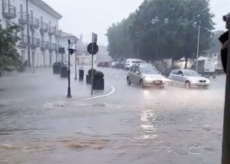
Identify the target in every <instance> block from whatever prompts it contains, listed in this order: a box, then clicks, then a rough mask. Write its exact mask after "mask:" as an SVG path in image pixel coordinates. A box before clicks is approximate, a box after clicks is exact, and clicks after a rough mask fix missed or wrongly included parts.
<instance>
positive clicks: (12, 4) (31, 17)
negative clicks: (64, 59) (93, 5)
mask: <svg viewBox="0 0 230 164" xmlns="http://www.w3.org/2000/svg"><path fill="white" fill-rule="evenodd" d="M0 12H1V14H0V19H1V24H2V26H3V27H5V28H7V27H8V26H10V25H13V24H17V25H18V26H19V27H20V32H19V33H18V34H17V35H18V36H19V37H20V38H21V40H20V41H19V42H18V45H17V50H18V52H19V54H20V55H21V57H22V60H23V61H28V64H29V66H34V67H36V66H50V65H52V64H53V63H54V62H55V61H56V60H58V58H59V56H58V46H57V45H58V40H59V29H58V21H59V20H60V19H61V18H62V16H61V15H60V14H59V13H58V12H56V11H55V10H54V9H52V8H51V7H50V6H49V5H47V4H46V3H45V2H43V1H42V0H2V7H1V8H0Z"/></svg>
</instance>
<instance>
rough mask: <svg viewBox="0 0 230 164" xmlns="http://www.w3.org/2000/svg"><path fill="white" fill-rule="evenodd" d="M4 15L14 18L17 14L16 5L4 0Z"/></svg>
mask: <svg viewBox="0 0 230 164" xmlns="http://www.w3.org/2000/svg"><path fill="white" fill-rule="evenodd" d="M2 15H3V16H4V17H5V18H7V19H14V18H16V17H17V15H16V7H15V6H13V5H10V4H7V3H5V2H4V0H2Z"/></svg>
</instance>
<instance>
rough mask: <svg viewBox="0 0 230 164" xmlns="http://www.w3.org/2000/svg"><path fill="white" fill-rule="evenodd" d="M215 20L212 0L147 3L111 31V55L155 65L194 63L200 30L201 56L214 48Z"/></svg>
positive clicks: (109, 29)
mask: <svg viewBox="0 0 230 164" xmlns="http://www.w3.org/2000/svg"><path fill="white" fill-rule="evenodd" d="M157 17H158V21H155V22H152V20H153V19H155V18H157ZM212 17H213V15H212V14H211V13H210V9H209V1H208V0H195V1H194V0H145V1H144V2H143V3H142V4H141V5H140V6H139V8H138V9H137V10H136V11H135V12H134V13H131V14H130V15H129V17H128V18H126V19H123V20H122V21H121V22H118V23H115V24H113V25H112V26H110V27H109V28H108V30H107V34H106V35H107V37H108V43H109V45H108V51H109V54H110V55H111V56H112V57H113V58H116V57H118V56H122V57H136V58H137V57H138V56H140V58H142V59H144V60H151V61H157V60H163V59H173V60H178V59H180V58H182V57H185V59H186V60H187V59H189V58H191V59H193V58H195V56H196V55H195V53H196V46H197V40H198V39H197V38H198V27H199V26H200V27H201V33H200V34H201V35H200V52H202V51H204V50H207V49H209V47H210V40H211V36H212V32H211V30H213V25H214V23H213V22H212ZM155 20H156V19H155ZM167 20H168V21H167Z"/></svg>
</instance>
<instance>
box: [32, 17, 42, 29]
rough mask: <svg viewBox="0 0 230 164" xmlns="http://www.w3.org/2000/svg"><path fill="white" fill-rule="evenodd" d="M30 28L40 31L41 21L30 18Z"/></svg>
mask: <svg viewBox="0 0 230 164" xmlns="http://www.w3.org/2000/svg"><path fill="white" fill-rule="evenodd" d="M30 21H31V22H30V27H31V28H32V29H34V28H35V29H38V28H39V27H40V23H39V19H38V18H33V17H31V18H30Z"/></svg>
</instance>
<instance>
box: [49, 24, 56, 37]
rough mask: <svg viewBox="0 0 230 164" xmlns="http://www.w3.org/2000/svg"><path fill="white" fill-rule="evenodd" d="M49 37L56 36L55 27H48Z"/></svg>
mask: <svg viewBox="0 0 230 164" xmlns="http://www.w3.org/2000/svg"><path fill="white" fill-rule="evenodd" d="M49 35H56V27H52V26H49Z"/></svg>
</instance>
